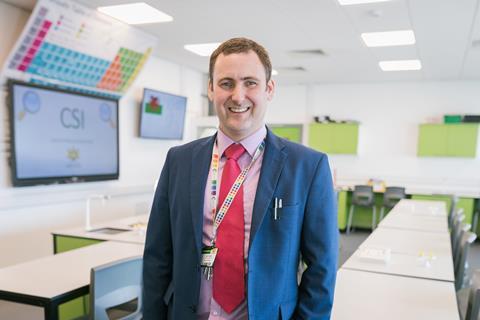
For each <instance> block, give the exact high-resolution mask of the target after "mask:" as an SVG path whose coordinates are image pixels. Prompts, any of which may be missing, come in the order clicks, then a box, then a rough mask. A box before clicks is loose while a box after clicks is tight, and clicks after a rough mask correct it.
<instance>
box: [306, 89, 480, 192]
mask: <svg viewBox="0 0 480 320" xmlns="http://www.w3.org/2000/svg"><path fill="white" fill-rule="evenodd" d="M309 96H311V99H310V104H309V105H308V106H307V109H308V110H309V111H308V113H309V114H310V115H312V116H313V115H329V116H330V117H331V118H333V119H337V120H344V119H352V120H357V121H359V122H360V123H361V124H360V132H359V145H358V155H357V156H340V155H332V156H331V163H332V167H333V168H335V169H336V171H337V178H338V179H339V180H357V181H358V180H359V181H366V179H368V178H370V177H374V178H380V179H385V180H386V182H387V183H388V182H389V181H390V182H392V183H394V182H397V183H402V182H403V183H405V184H419V185H436V186H437V187H439V186H440V187H443V188H444V189H449V188H451V187H454V188H457V189H459V190H460V189H463V188H476V189H477V190H480V158H479V157H478V156H477V158H476V159H468V158H419V157H417V156H416V152H417V138H418V125H419V124H420V123H425V122H427V121H428V120H431V119H435V118H436V119H442V117H443V115H444V114H480V83H479V82H411V83H382V84H347V85H317V86H313V87H311V88H309ZM437 190H439V191H441V188H440V189H438V188H437ZM479 194H480V193H479Z"/></svg>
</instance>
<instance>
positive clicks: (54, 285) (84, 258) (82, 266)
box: [0, 241, 143, 299]
mask: <svg viewBox="0 0 480 320" xmlns="http://www.w3.org/2000/svg"><path fill="white" fill-rule="evenodd" d="M142 254H143V245H139V244H131V243H122V242H113V241H107V242H103V243H99V244H95V245H91V246H87V247H83V248H80V249H76V250H71V251H67V252H64V253H60V254H56V255H51V256H48V257H44V258H40V259H36V260H32V261H29V262H25V263H22V264H17V265H14V266H11V267H7V268H3V269H0V290H2V291H8V292H13V293H18V294H22V295H32V296H37V297H43V298H49V299H52V298H54V297H56V296H58V295H61V294H64V293H66V292H69V291H72V290H75V289H78V288H81V287H83V286H85V285H88V284H89V283H90V269H91V268H92V267H96V266H99V265H102V264H105V263H108V262H112V261H115V260H119V259H124V258H128V257H133V256H139V255H140V256H141V255H142Z"/></svg>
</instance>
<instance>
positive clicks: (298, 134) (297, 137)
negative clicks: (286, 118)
mask: <svg viewBox="0 0 480 320" xmlns="http://www.w3.org/2000/svg"><path fill="white" fill-rule="evenodd" d="M268 127H269V128H270V130H272V132H273V133H275V134H276V135H277V136H279V137H282V138H285V139H287V140H290V141H292V142H296V143H302V126H301V125H291V126H290V125H285V126H268Z"/></svg>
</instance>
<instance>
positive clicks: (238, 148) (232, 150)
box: [224, 143, 245, 161]
mask: <svg viewBox="0 0 480 320" xmlns="http://www.w3.org/2000/svg"><path fill="white" fill-rule="evenodd" d="M244 152H245V148H244V147H243V146H242V144H240V143H238V144H237V143H233V144H231V145H230V146H229V147H228V148H227V149H225V152H224V154H225V157H227V160H229V159H233V160H235V161H237V160H238V158H240V156H241V155H242V154H243V153H244Z"/></svg>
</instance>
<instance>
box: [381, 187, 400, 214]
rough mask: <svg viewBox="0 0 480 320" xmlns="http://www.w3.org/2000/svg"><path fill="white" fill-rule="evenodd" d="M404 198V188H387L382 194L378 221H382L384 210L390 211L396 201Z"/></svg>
mask: <svg viewBox="0 0 480 320" xmlns="http://www.w3.org/2000/svg"><path fill="white" fill-rule="evenodd" d="M405 197H406V194H405V188H404V187H387V188H386V189H385V192H384V193H383V203H382V207H381V208H380V221H382V219H383V216H384V214H385V209H388V211H390V210H391V209H392V208H393V207H394V206H395V205H396V204H397V202H398V201H400V200H402V199H404V198H405Z"/></svg>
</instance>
